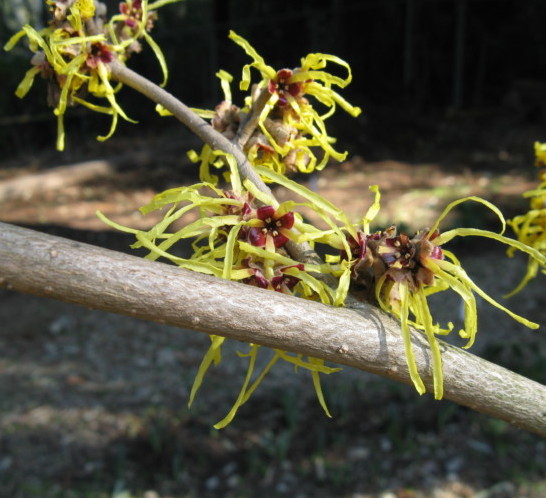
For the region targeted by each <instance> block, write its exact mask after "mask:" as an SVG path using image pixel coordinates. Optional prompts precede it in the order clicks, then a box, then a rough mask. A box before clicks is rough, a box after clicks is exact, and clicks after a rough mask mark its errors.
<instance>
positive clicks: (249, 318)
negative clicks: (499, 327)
mask: <svg viewBox="0 0 546 498" xmlns="http://www.w3.org/2000/svg"><path fill="white" fill-rule="evenodd" d="M0 287H5V288H8V289H13V290H16V291H20V292H27V293H31V294H36V295H39V296H46V297H51V298H54V299H60V300H62V301H67V302H71V303H76V304H80V305H83V306H87V307H91V308H96V309H100V310H104V311H112V312H115V313H120V314H125V315H129V316H134V317H137V318H141V319H145V320H152V321H156V322H160V323H167V324H170V325H175V326H179V327H184V328H191V329H194V330H199V331H202V332H205V333H208V334H219V335H223V336H226V337H230V338H233V339H237V340H240V341H246V342H253V343H257V344H262V345H264V346H270V347H273V348H280V349H284V350H287V351H292V352H297V353H302V354H304V355H309V356H314V357H317V358H323V359H325V360H329V361H332V362H336V363H341V364H343V365H349V366H352V367H355V368H359V369H361V370H365V371H368V372H373V373H376V374H378V375H382V376H384V377H388V378H390V379H392V380H395V381H399V382H404V383H406V384H409V383H410V379H409V375H408V370H407V367H406V360H405V356H404V346H403V343H402V340H401V337H400V333H399V325H398V323H397V322H396V321H395V320H393V319H392V318H391V317H389V316H388V315H386V314H384V313H382V312H381V311H379V310H377V309H375V308H373V307H370V306H365V305H363V306H362V309H360V310H359V311H355V310H350V309H343V308H332V307H329V306H324V305H322V304H320V303H316V302H311V301H305V300H303V299H298V298H295V297H292V296H286V295H283V294H279V293H276V292H271V291H267V290H262V289H258V288H255V287H251V286H244V285H243V284H238V283H234V282H228V281H225V280H221V279H217V278H213V277H209V276H206V275H201V274H198V273H193V272H190V271H186V270H183V269H180V268H177V267H174V266H169V265H166V264H162V263H157V262H150V261H147V260H145V259H141V258H137V257H134V256H128V255H125V254H121V253H117V252H114V251H110V250H107V249H101V248H98V247H94V246H90V245H87V244H82V243H78V242H73V241H69V240H66V239H62V238H59V237H53V236H50V235H45V234H42V233H38V232H34V231H32V230H27V229H23V228H19V227H15V226H11V225H7V224H4V223H0ZM413 340H414V346H415V350H416V360H417V364H418V368H419V372H420V374H421V375H422V377H423V379H424V381H425V384H426V385H427V388H428V390H429V391H432V378H431V364H430V354H429V349H428V346H427V345H426V341H425V339H424V338H423V336H422V335H421V334H419V333H417V332H415V333H414V339H413ZM441 349H442V353H443V354H442V357H443V363H444V382H445V397H446V398H448V399H451V400H453V401H455V402H457V403H459V404H461V405H465V406H468V407H470V408H473V409H475V410H477V411H480V412H483V413H486V414H489V415H492V416H494V417H497V418H499V419H502V420H505V421H507V422H509V423H511V424H514V425H516V426H519V427H522V428H524V429H526V430H529V431H532V432H536V433H537V434H540V435H542V436H546V387H545V386H542V385H540V384H538V383H536V382H533V381H531V380H529V379H526V378H524V377H521V376H520V375H517V374H515V373H513V372H510V371H508V370H506V369H504V368H502V367H499V366H497V365H494V364H492V363H489V362H487V361H485V360H482V359H480V358H478V357H475V356H473V355H472V354H470V353H467V352H466V351H463V350H461V349H458V348H455V347H453V346H450V345H447V344H443V343H442V344H441Z"/></svg>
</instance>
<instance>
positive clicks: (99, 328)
mask: <svg viewBox="0 0 546 498" xmlns="http://www.w3.org/2000/svg"><path fill="white" fill-rule="evenodd" d="M427 126H429V127H428V128H427V127H425V129H424V130H421V133H420V136H419V137H417V138H415V137H414V136H412V139H411V140H410V139H409V138H408V139H407V140H406V142H404V144H394V145H393V150H395V151H396V152H393V151H392V150H390V149H389V148H388V147H387V146H386V145H385V144H386V143H387V142H388V141H387V139H385V140H383V141H382V140H375V141H374V143H375V144H376V147H375V149H373V150H374V153H369V154H365V153H364V152H363V153H362V155H354V156H352V157H350V158H349V159H348V160H347V161H346V162H344V163H342V164H340V165H332V166H329V167H328V168H327V169H326V170H325V171H324V172H322V173H320V174H318V175H316V176H314V177H313V178H312V179H311V180H310V184H309V185H310V186H312V187H313V188H315V189H316V190H317V191H318V192H319V193H320V194H321V195H323V196H325V197H326V198H328V199H329V200H330V201H331V202H333V203H334V204H336V205H337V206H339V207H341V208H342V209H344V210H345V211H346V212H347V213H348V215H349V216H350V217H351V218H352V219H353V220H355V221H357V220H358V219H359V217H361V216H362V215H363V213H364V212H365V210H366V209H367V207H368V206H369V205H370V203H371V201H372V194H371V193H370V192H369V190H368V186H369V185H371V184H378V185H379V186H380V188H381V193H382V200H381V204H382V209H381V212H380V215H379V216H378V218H377V219H376V224H377V225H378V226H388V225H390V224H391V223H392V222H393V221H395V222H396V223H397V224H398V226H399V227H401V228H403V229H404V230H408V231H410V232H413V231H414V230H416V229H418V228H421V227H426V226H430V225H431V223H432V222H433V221H434V219H435V218H436V217H437V216H438V214H439V213H440V212H441V211H442V210H443V208H444V207H445V206H446V205H447V204H448V203H449V202H450V201H452V200H454V199H457V198H460V197H465V196H469V195H479V196H483V197H484V198H487V199H488V200H491V201H493V202H494V203H496V204H497V205H499V207H501V208H502V209H503V212H504V213H505V214H506V215H507V216H508V217H510V216H513V215H515V214H517V213H521V212H523V211H524V210H525V209H526V201H525V200H523V199H522V198H521V194H522V193H523V192H524V191H526V190H529V189H530V188H532V187H533V186H534V185H535V182H534V174H535V172H534V171H533V167H532V158H533V152H532V143H533V141H534V140H536V139H539V138H540V137H539V136H538V135H537V132H536V128H532V129H529V128H527V129H522V128H521V127H520V128H519V130H520V131H519V132H515V131H514V129H512V128H509V127H508V126H504V127H498V130H502V133H501V132H500V131H499V132H497V133H490V134H489V135H487V136H485V137H484V136H476V135H479V133H480V130H481V129H482V127H481V126H480V125H479V124H478V125H475V128H473V129H471V130H469V129H468V128H466V129H465V128H464V123H463V124H461V123H460V122H456V123H449V122H448V123H447V124H445V123H444V124H442V125H441V126H440V125H438V123H434V124H433V125H427ZM461 129H463V130H464V131H463V132H461V131H460V130H461ZM392 133H393V135H392V136H398V137H399V136H400V134H399V133H398V134H397V133H396V130H394V131H393V132H392ZM427 133H429V135H430V136H427ZM461 137H462V138H461ZM370 140H371V138H370V137H363V138H361V139H359V140H357V139H355V142H356V150H371V149H370V148H369V147H368V142H369V141H370ZM407 143H412V144H414V146H415V147H414V149H412V150H411V151H409V150H408V149H405V148H404V147H405V146H406V144H407ZM432 143H433V144H434V146H433V145H432ZM175 144H176V140H174V139H173V136H172V135H170V136H168V137H166V136H162V137H154V136H151V137H148V138H146V139H145V140H139V141H138V142H136V143H135V142H133V141H131V140H129V139H127V141H124V139H122V138H120V139H116V140H113V141H112V144H110V145H107V146H104V145H103V146H101V147H102V149H99V150H101V155H100V156H98V155H97V148H96V146H91V145H90V146H89V147H88V148H87V149H86V148H84V149H83V151H82V152H81V153H80V154H79V155H74V156H70V155H68V156H64V157H63V158H62V160H61V159H60V157H59V156H58V155H55V154H48V153H43V154H40V155H39V156H36V155H35V154H33V155H31V154H30V153H29V154H26V155H25V154H23V153H19V154H18V155H17V157H15V158H6V159H4V160H3V161H0V189H1V187H2V185H3V184H4V185H5V184H6V182H10V181H12V180H14V179H15V178H23V177H29V176H32V175H37V174H40V173H44V172H48V171H49V172H51V171H52V168H53V167H56V166H59V165H61V164H63V163H64V164H66V163H76V164H79V163H80V162H81V161H86V160H96V159H97V158H99V159H100V158H103V157H106V158H107V159H105V160H104V161H105V163H107V164H108V165H111V166H112V168H111V171H110V173H108V172H107V173H105V174H103V175H102V176H101V177H100V178H97V179H94V180H91V181H86V182H85V183H84V184H81V183H78V184H73V185H65V186H62V185H61V186H58V187H56V188H54V189H49V190H48V189H44V190H41V191H38V192H30V191H29V192H28V193H27V194H23V195H19V194H17V195H11V196H9V195H6V197H5V198H4V199H2V198H0V208H1V211H0V221H4V222H8V223H14V224H18V225H22V226H27V227H31V228H33V229H36V230H40V231H44V232H48V233H52V234H55V235H61V236H65V237H68V238H73V239H77V240H81V241H84V242H88V243H92V244H96V245H101V246H104V247H108V248H112V249H116V250H122V251H130V249H129V248H128V246H129V244H130V243H131V240H130V238H129V237H128V236H126V235H124V234H120V233H116V232H114V231H112V230H111V229H109V227H106V226H104V224H103V223H102V222H101V221H100V220H99V219H98V218H97V217H96V214H95V212H96V211H97V210H100V211H102V212H103V213H104V214H105V215H107V216H108V217H109V218H110V219H112V220H114V221H116V222H118V223H120V224H125V225H128V226H131V227H135V228H146V227H150V226H152V225H153V224H155V223H156V222H157V220H158V217H157V216H155V215H153V214H152V215H151V216H148V217H142V216H141V215H140V214H139V213H138V211H137V210H138V207H140V206H141V205H143V204H145V203H147V202H148V201H149V200H150V199H151V197H152V196H153V195H154V194H155V193H157V192H160V191H162V190H164V189H166V188H170V187H174V186H177V185H180V184H184V183H189V182H194V181H195V180H196V176H195V173H194V171H195V169H196V167H195V166H194V165H191V164H190V163H189V162H188V161H187V160H186V159H184V157H185V156H184V155H183V153H182V151H179V150H178V148H179V147H180V145H179V144H176V145H175ZM476 144H479V146H478V145H476ZM382 147H383V148H382ZM128 150H129V151H130V152H129V153H128V152H127V151H128ZM415 157H420V158H422V159H421V160H420V161H416V160H415ZM67 158H68V160H67ZM112 158H113V159H112ZM189 171H191V173H188V172H189ZM307 181H308V180H306V182H307ZM277 195H278V196H279V198H280V199H282V200H284V199H285V198H286V196H287V194H286V192H282V191H278V192H277ZM476 206H477V205H475V206H472V207H468V206H467V207H463V208H462V209H458V210H456V211H455V212H454V216H453V217H451V218H450V219H449V220H447V221H446V223H447V224H448V225H450V226H451V225H457V226H459V225H460V226H480V227H488V228H492V229H497V228H498V223H497V222H496V220H495V219H494V216H491V213H490V212H488V211H487V210H486V209H484V208H481V207H476ZM308 214H309V213H308ZM309 217H312V215H311V214H309ZM455 249H456V251H458V252H457V254H459V255H460V257H461V260H462V262H463V266H464V267H465V268H466V269H467V272H468V273H469V274H470V275H471V276H472V278H473V279H474V280H475V281H476V282H477V283H478V285H480V286H482V288H483V289H484V290H486V291H487V292H488V293H490V294H491V295H492V296H494V297H495V298H498V299H500V298H501V296H502V294H503V293H506V292H507V291H508V290H510V289H511V288H512V287H513V286H514V285H515V283H517V282H518V281H519V279H520V278H521V277H522V276H523V274H524V272H525V264H526V260H525V258H522V257H516V258H514V259H509V258H507V257H506V255H505V251H504V248H502V247H500V246H498V245H496V244H491V245H488V244H484V243H483V242H480V243H476V242H475V241H469V240H468V241H464V243H462V242H461V243H458V244H456V245H455ZM543 282H544V281H543V280H541V279H540V278H539V279H536V280H535V281H533V282H531V284H530V285H529V286H528V288H526V289H525V290H524V291H523V292H521V293H520V294H518V295H517V296H515V297H514V298H512V299H511V300H510V302H509V306H510V308H511V309H512V310H514V311H515V312H517V313H519V314H522V315H524V316H526V317H527V318H530V319H531V320H534V321H537V322H538V323H541V324H546V306H545V298H544V292H543ZM436 313H437V316H438V318H439V319H440V320H444V321H448V320H453V321H455V322H456V324H457V323H458V321H460V316H459V303H458V301H457V298H456V297H455V296H451V297H450V298H447V299H444V300H442V302H441V303H437V305H436ZM479 313H480V333H479V337H478V340H477V343H476V345H475V346H474V347H473V349H472V352H474V353H476V354H478V355H480V356H482V357H485V358H487V359H489V360H491V361H494V362H495V363H498V364H501V365H503V366H506V367H507V368H510V369H512V370H514V371H517V372H519V373H521V374H522V375H525V376H527V377H530V378H532V379H534V380H536V381H538V382H541V383H546V367H545V362H544V358H545V357H546V340H545V338H544V336H543V332H540V331H539V332H534V331H530V330H528V329H525V328H524V327H522V326H520V325H518V324H516V323H515V322H513V321H511V320H510V319H509V318H508V317H505V316H503V314H502V313H501V312H499V311H498V310H495V309H492V308H491V307H489V306H488V305H487V304H486V303H480V306H479ZM0 324H1V325H0V497H10V498H19V497H21V498H23V497H75V498H76V497H77V498H79V497H105V498H106V497H110V496H115V497H116V498H122V497H123V498H130V497H145V498H158V497H164V498H166V497H173V498H174V497H178V498H182V497H184V498H190V497H191V498H196V497H205V498H206V497H211V498H212V497H232V498H236V497H240V498H243V497H248V498H252V497H255V496H262V497H264V498H269V497H290V498H292V497H294V498H305V497H307V498H312V497H347V498H365V497H366V498H368V497H369V498H372V497H381V498H428V497H431V498H459V497H460V498H467V497H479V498H511V497H528V498H540V497H543V496H546V441H545V440H543V439H541V438H539V437H538V436H535V435H532V434H529V433H526V432H524V431H521V430H519V429H516V428H514V427H512V426H510V425H508V424H506V423H504V422H501V421H498V420H495V419H492V418H490V417H486V416H484V415H481V414H478V413H475V412H473V411H471V410H469V409H466V408H463V407H460V406H458V405H455V404H453V403H451V402H449V401H440V402H438V401H434V400H433V399H432V397H431V396H430V395H428V394H427V395H424V396H422V397H419V396H418V395H417V394H416V393H415V392H414V391H413V390H412V389H411V388H409V387H406V386H403V385H399V384H395V383H393V382H390V381H387V380H384V379H381V378H378V377H375V376H373V375H371V374H367V373H364V372H360V371H356V370H351V369H348V368H346V369H344V370H343V371H342V372H340V373H336V374H333V375H331V376H328V377H327V378H324V380H323V387H324V391H325V395H326V399H327V401H328V404H329V406H330V410H331V412H332V414H333V418H332V419H329V418H327V417H326V416H325V415H324V414H323V413H322V412H321V408H320V406H319V404H318V403H317V401H316V399H315V396H314V390H313V387H312V382H311V379H310V377H309V376H307V375H305V373H304V372H297V373H295V372H294V371H293V370H292V369H290V368H288V367H287V366H280V367H279V368H278V369H277V370H274V371H273V372H272V373H271V374H270V376H269V377H268V378H267V379H266V381H264V384H263V386H262V387H261V389H259V390H258V392H257V393H256V394H255V395H254V397H253V399H252V400H251V401H250V402H249V403H248V404H246V405H245V406H244V407H243V408H242V409H241V410H240V412H239V414H238V416H237V417H236V419H235V420H234V422H233V423H232V424H231V425H230V426H228V427H227V428H226V429H224V430H222V431H216V430H214V429H213V428H212V425H213V424H214V423H215V422H217V421H218V420H220V419H221V418H223V416H224V415H225V413H226V412H227V410H229V408H230V406H231V403H233V401H234V399H235V397H236V396H237V393H238V390H239V388H240V385H241V382H242V379H243V376H244V371H245V366H246V363H245V360H244V358H239V357H238V356H237V355H236V352H237V351H241V352H244V351H245V350H246V349H247V346H245V345H244V344H239V343H235V342H232V343H228V344H227V346H226V349H225V352H224V359H223V361H222V363H221V364H220V365H219V366H217V367H215V368H214V369H212V370H211V371H210V373H209V374H208V375H207V377H206V380H205V383H204V385H203V386H202V388H201V391H200V393H199V395H198V397H197V401H196V403H195V406H193V407H192V409H191V410H189V409H188V408H187V401H188V393H189V390H190V388H191V385H192V381H193V376H194V375H195V373H196V369H197V367H198V365H199V362H200V360H201V358H202V356H203V354H204V352H205V351H206V348H207V345H208V343H209V341H208V338H207V336H206V335H204V334H201V333H197V332H192V331H185V330H180V329H176V328H173V327H168V326H164V325H159V324H154V323H147V322H141V321H137V320H134V319H131V318H127V317H122V316H117V315H113V314H108V313H102V312H98V311H93V310H89V309H85V308H80V307H77V306H73V305H69V304H65V303H61V302H56V301H50V300H46V299H43V298H37V297H33V296H26V295H21V294H17V293H14V292H10V291H7V290H3V289H0ZM263 356H264V358H266V357H267V356H268V352H267V351H266V350H264V351H263Z"/></svg>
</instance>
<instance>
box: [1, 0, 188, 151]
mask: <svg viewBox="0 0 546 498" xmlns="http://www.w3.org/2000/svg"><path fill="white" fill-rule="evenodd" d="M175 1H180V0H158V1H156V2H153V3H151V4H149V2H148V0H127V1H126V2H121V3H120V7H119V8H120V13H119V14H118V15H115V16H113V17H112V18H111V19H110V20H109V22H108V23H105V20H104V16H105V13H106V7H105V6H104V5H103V4H100V3H98V2H97V5H98V7H97V6H96V3H95V1H94V0H68V1H66V0H63V1H61V0H46V3H47V4H48V6H49V10H50V13H51V20H50V21H49V25H48V26H47V27H46V28H44V29H42V30H40V31H36V30H35V29H34V28H33V27H32V26H29V25H26V26H23V28H22V29H21V31H19V32H18V33H16V34H15V35H13V36H12V37H11V38H10V40H9V41H8V42H7V43H6V45H5V46H4V49H5V50H11V49H12V48H13V47H14V46H15V45H16V44H17V43H18V42H19V40H21V39H22V38H23V37H25V36H26V37H27V39H28V45H29V48H30V50H31V51H32V52H34V56H33V57H32V60H31V64H32V67H31V68H30V69H29V70H28V71H27V73H26V75H25V77H24V78H23V80H22V81H21V83H20V84H19V86H18V88H17V90H16V92H15V94H16V95H17V96H18V97H19V98H23V97H24V96H25V95H26V94H27V93H28V91H29V90H30V88H31V87H32V84H33V82H34V79H35V77H36V76H37V75H38V74H39V75H41V76H42V77H43V78H44V79H46V80H47V81H48V83H49V90H48V96H49V105H51V106H52V107H53V108H54V110H53V112H54V114H55V115H56V116H57V149H58V150H63V149H64V139H65V130H64V115H65V113H66V109H67V107H68V106H71V105H75V104H80V105H83V106H85V107H87V108H89V109H91V110H93V111H96V112H99V113H103V114H108V115H110V116H112V123H111V126H110V130H109V131H108V133H107V134H106V135H104V136H99V137H98V140H106V139H108V138H109V137H111V136H112V134H113V133H114V131H115V129H116V126H117V121H118V117H119V116H121V117H122V118H123V119H125V120H127V121H132V120H131V119H130V118H129V117H127V115H126V114H125V112H124V111H123V109H122V108H121V107H120V106H119V104H118V103H117V101H116V95H115V94H116V92H118V91H119V89H120V87H121V85H117V86H116V87H114V86H112V84H111V82H110V79H111V78H110V69H109V66H108V64H109V63H110V62H112V61H113V60H114V59H117V60H119V61H120V62H122V63H124V62H125V61H126V60H127V59H128V58H129V57H130V56H131V55H132V54H133V53H135V52H138V51H140V42H139V40H140V39H144V40H146V42H147V43H148V44H149V45H150V46H151V48H152V49H153V51H154V52H155V54H156V56H157V58H158V60H159V63H160V65H161V68H162V70H163V75H164V83H165V82H166V80H167V64H166V63H165V58H164V57H163V54H162V52H161V50H160V48H159V46H158V45H157V44H156V43H155V41H154V40H153V38H152V37H151V36H150V34H149V31H150V30H151V28H152V27H153V21H154V19H156V17H157V13H156V9H158V8H159V7H161V6H163V5H165V4H168V3H173V2H175ZM87 95H91V96H93V97H95V98H98V99H106V101H107V105H98V104H96V103H94V102H91V101H89V100H88V97H87ZM132 122H134V121H132Z"/></svg>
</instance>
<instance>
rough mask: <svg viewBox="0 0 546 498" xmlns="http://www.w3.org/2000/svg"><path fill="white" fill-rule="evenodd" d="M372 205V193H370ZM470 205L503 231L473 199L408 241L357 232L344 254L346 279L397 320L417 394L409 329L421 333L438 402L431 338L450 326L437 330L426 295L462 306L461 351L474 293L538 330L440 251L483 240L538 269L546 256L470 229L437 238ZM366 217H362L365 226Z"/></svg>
mask: <svg viewBox="0 0 546 498" xmlns="http://www.w3.org/2000/svg"><path fill="white" fill-rule="evenodd" d="M376 195H377V197H376V204H377V203H378V192H376ZM471 200H472V201H476V202H480V203H482V204H484V205H485V206H487V207H488V208H490V209H491V210H493V211H494V212H495V213H496V214H497V215H498V216H499V218H500V220H501V222H502V225H503V231H504V226H505V222H504V218H503V217H502V214H501V213H500V211H499V210H498V209H497V208H496V207H495V206H493V205H492V204H491V203H489V202H488V201H486V200H484V199H481V198H479V197H466V198H464V199H460V200H457V201H454V202H452V203H451V204H449V205H448V206H447V208H446V209H445V210H444V212H443V213H442V214H441V215H440V217H439V218H438V220H437V221H436V223H435V224H434V226H433V227H432V228H430V229H426V230H423V231H421V232H418V233H417V234H416V235H415V236H414V237H409V236H407V235H405V234H397V232H396V228H395V227H390V228H389V229H387V230H384V231H382V232H376V233H372V234H370V233H367V230H365V232H364V233H359V234H358V235H357V237H354V236H350V237H348V238H349V245H350V251H349V252H348V253H346V254H345V255H344V257H345V258H346V259H349V260H351V261H352V272H353V273H352V277H353V280H354V281H356V282H360V283H364V284H367V285H372V286H373V287H374V289H375V299H376V300H377V303H378V304H379V305H380V307H381V308H383V309H384V310H386V311H389V312H391V313H393V314H394V315H396V316H397V317H398V318H399V319H400V323H401V332H402V337H403V339H404V344H405V349H406V359H407V363H408V369H409V373H410V377H411V380H412V382H413V384H414V386H415V388H416V390H417V391H418V392H419V393H420V394H423V393H424V392H425V390H426V389H425V385H424V383H423V381H422V379H421V377H420V375H419V373H418V371H417V366H416V363H415V357H414V354H413V347H412V343H411V332H410V327H411V326H413V327H415V328H417V329H419V330H422V331H423V332H424V333H425V336H426V338H427V340H428V343H429V345H430V349H431V353H432V374H433V383H434V396H435V398H436V399H441V398H442V397H443V374H442V359H441V353H440V348H439V345H438V342H437V340H436V336H437V335H447V334H449V333H450V332H451V331H452V329H453V324H452V323H448V324H447V326H445V327H441V326H440V325H439V324H438V323H436V322H435V321H434V318H433V316H432V313H431V311H430V308H429V305H428V296H430V295H432V294H436V293H438V292H442V291H445V290H447V289H451V290H452V291H454V292H455V293H457V294H458V295H459V296H460V297H461V298H462V300H463V303H464V327H463V328H462V329H461V330H460V331H459V335H460V336H461V337H462V338H464V339H467V344H466V345H465V346H464V347H465V348H469V347H470V346H471V345H472V344H473V342H474V339H475V337H476V332H477V306H476V298H475V294H477V295H479V296H480V297H481V298H483V299H484V300H485V301H487V302H489V303H490V304H492V305H493V306H495V307H497V308H499V309H501V310H503V311H504V312H505V313H507V314H508V315H510V316H511V317H512V318H513V319H515V320H517V321H518V322H520V323H523V324H524V325H526V326H528V327H530V328H538V325H537V324H535V323H533V322H530V321H528V320H526V319H525V318H523V317H520V316H519V315H516V314H515V313H513V312H511V311H510V310H508V309H506V308H505V307H504V306H502V305H501V304H499V303H498V302H497V301H495V300H494V299H493V298H491V297H490V296H489V295H488V294H486V293H485V292H484V291H483V290H481V289H480V288H479V287H478V286H477V285H476V284H475V283H474V282H473V281H472V279H471V278H470V277H469V276H468V275H467V273H466V272H465V271H464V269H463V268H462V267H461V265H460V262H459V261H458V259H457V258H456V257H455V255H454V254H453V253H452V252H450V251H448V250H446V249H445V248H443V247H442V246H443V245H444V244H445V243H447V242H449V241H450V240H451V239H453V238H454V237H465V236H481V237H487V238H491V239H494V240H497V241H499V242H502V243H504V244H507V245H509V246H510V247H511V248H513V249H518V250H520V251H523V252H525V253H527V254H529V256H530V257H531V258H533V261H537V262H538V264H544V263H545V262H546V257H545V256H544V255H541V254H540V253H539V252H538V251H536V250H535V249H533V248H530V247H528V246H527V245H525V244H523V243H521V242H518V241H516V240H513V239H509V238H508V237H505V236H504V235H502V232H501V233H500V234H497V233H494V232H490V231H487V230H480V229H472V228H455V229H453V230H449V231H447V232H444V233H442V234H440V233H439V231H438V226H439V223H440V222H441V221H442V220H443V219H444V217H445V216H446V215H447V214H448V213H449V211H451V210H452V209H453V208H454V207H455V206H456V205H458V204H460V203H462V202H466V201H471ZM370 220H371V218H370V217H369V216H367V217H365V225H367V224H368V223H369V221H370Z"/></svg>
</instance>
